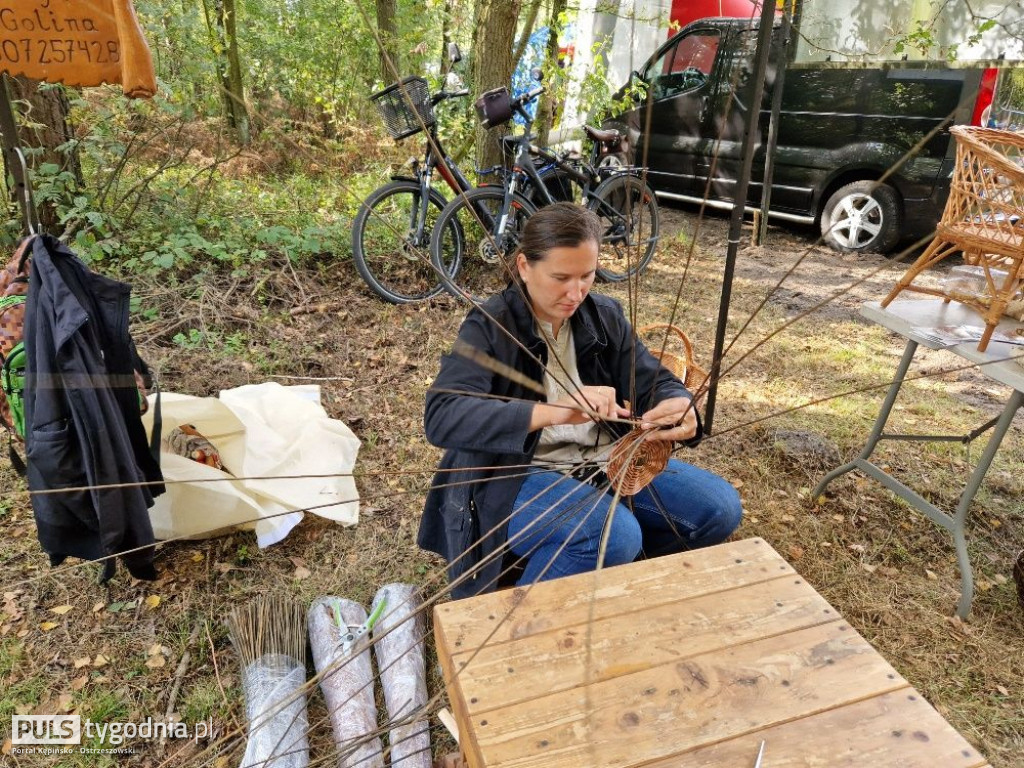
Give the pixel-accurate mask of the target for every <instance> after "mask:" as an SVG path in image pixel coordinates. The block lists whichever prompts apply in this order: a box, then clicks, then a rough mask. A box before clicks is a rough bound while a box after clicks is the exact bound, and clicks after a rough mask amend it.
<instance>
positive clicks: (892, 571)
mask: <svg viewBox="0 0 1024 768" xmlns="http://www.w3.org/2000/svg"><path fill="white" fill-rule="evenodd" d="M878 572H879V573H880V574H882V575H883V576H888V577H889V578H891V579H892V578H896V577H897V576H899V575H900V572H899V570H897V569H896V568H893V567H892V566H889V565H883V566H882V567H880V568H879V569H878Z"/></svg>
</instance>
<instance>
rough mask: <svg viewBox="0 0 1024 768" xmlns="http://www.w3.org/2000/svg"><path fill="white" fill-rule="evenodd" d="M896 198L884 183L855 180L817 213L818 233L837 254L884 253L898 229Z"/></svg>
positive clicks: (894, 192)
mask: <svg viewBox="0 0 1024 768" xmlns="http://www.w3.org/2000/svg"><path fill="white" fill-rule="evenodd" d="M901 218H902V217H901V213H900V203H899V198H898V197H897V196H896V190H894V189H893V188H892V187H890V186H889V185H888V184H875V182H872V181H855V182H853V183H852V184H847V185H846V186H845V187H840V188H839V189H838V190H836V192H835V194H833V195H832V197H830V198H829V199H828V202H827V203H825V207H824V209H822V212H821V234H822V236H823V237H824V238H825V242H826V243H828V244H829V245H830V246H831V247H832V248H835V249H836V250H837V251H855V252H865V251H867V252H870V253H888V252H889V251H891V250H892V249H893V248H895V247H896V243H898V242H899V239H900V230H901V229H902V226H901V225H902V221H901Z"/></svg>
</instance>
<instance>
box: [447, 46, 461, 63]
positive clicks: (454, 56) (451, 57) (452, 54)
mask: <svg viewBox="0 0 1024 768" xmlns="http://www.w3.org/2000/svg"><path fill="white" fill-rule="evenodd" d="M448 61H450V62H451V63H452V64H458V63H459V62H460V61H462V51H460V50H459V44H458V43H456V42H455V41H452V42H450V43H448Z"/></svg>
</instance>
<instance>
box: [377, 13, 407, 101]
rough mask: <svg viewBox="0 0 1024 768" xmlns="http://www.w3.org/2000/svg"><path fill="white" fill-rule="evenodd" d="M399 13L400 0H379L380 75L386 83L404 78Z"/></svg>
mask: <svg viewBox="0 0 1024 768" xmlns="http://www.w3.org/2000/svg"><path fill="white" fill-rule="evenodd" d="M397 15H398V0H377V32H378V33H379V34H380V40H381V43H382V44H383V47H382V48H381V50H380V76H381V79H382V80H383V82H384V85H387V84H388V83H393V82H395V81H396V80H401V79H402V75H401V71H402V69H401V67H400V66H399V61H398V25H397V21H396V16H397ZM388 57H390V58H391V66H389V65H388ZM392 66H393V67H394V68H393V69H392Z"/></svg>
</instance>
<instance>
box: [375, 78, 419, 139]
mask: <svg viewBox="0 0 1024 768" xmlns="http://www.w3.org/2000/svg"><path fill="white" fill-rule="evenodd" d="M370 101H372V102H373V103H374V104H375V105H376V107H377V111H378V112H380V116H381V119H382V120H383V121H384V127H385V128H387V129H388V133H390V134H391V138H393V139H404V138H405V137H407V136H412V135H413V134H414V133H419V132H420V131H422V130H423V129H424V128H430V127H432V126H433V125H434V109H433V107H431V106H430V87H429V86H428V85H427V81H426V80H424V79H423V78H422V77H417V76H415V75H414V76H412V77H407V78H405V79H404V80H400V81H399V82H397V83H395V84H394V85H390V86H388V87H387V88H385V89H384V90H383V91H377V93H375V94H373V95H372V96H371V97H370Z"/></svg>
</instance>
